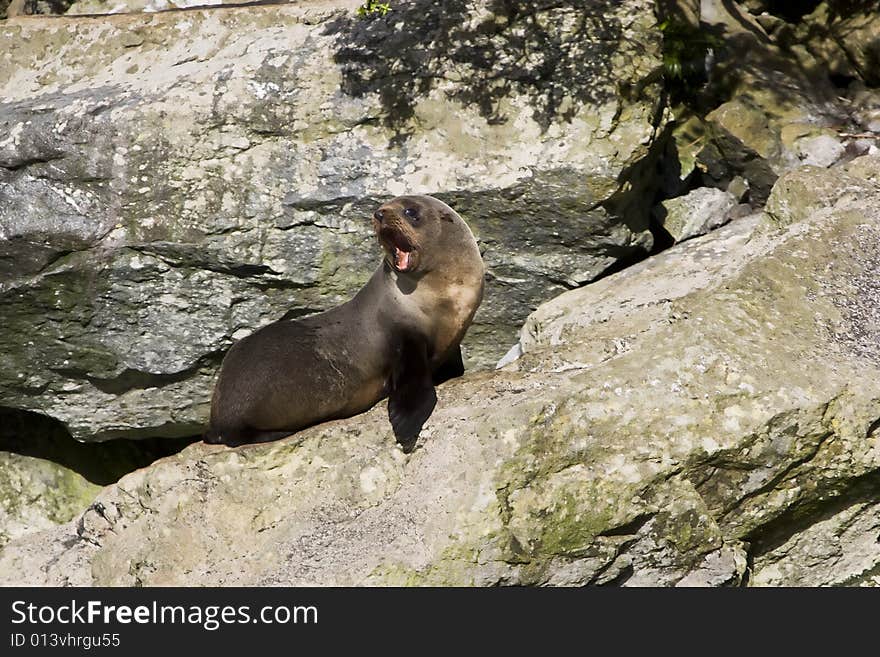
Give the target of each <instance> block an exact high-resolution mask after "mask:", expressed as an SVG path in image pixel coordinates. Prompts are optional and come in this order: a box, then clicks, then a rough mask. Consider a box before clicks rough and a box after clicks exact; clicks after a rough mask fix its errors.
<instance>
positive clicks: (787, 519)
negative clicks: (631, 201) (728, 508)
mask: <svg viewBox="0 0 880 657" xmlns="http://www.w3.org/2000/svg"><path fill="white" fill-rule="evenodd" d="M878 499H880V469H877V470H872V471H870V472H868V473H865V474H863V475H861V476H859V477H856V478H855V479H852V480H851V481H849V482H846V483H845V484H843V485H841V486H840V487H839V488H836V489H833V490H830V491H827V492H820V493H817V495H816V497H814V498H813V499H811V500H809V501H806V502H802V503H800V504H796V505H794V506H792V507H790V508H788V509H786V510H785V512H783V513H782V514H780V515H778V516H776V517H775V518H773V519H772V520H771V521H770V522H768V523H766V524H764V525H761V526H759V527H756V528H755V529H753V530H752V531H750V532H749V533H747V534H746V535H744V536H743V537H742V540H743V541H744V542H745V543H747V544H748V546H749V547H748V550H747V551H746V561H747V567H746V574H745V576H744V577H743V582H742V584H741V585H742V586H748V583H749V580H750V579H751V575H752V573H753V570H754V564H755V561H756V560H757V559H758V558H760V557H761V556H763V555H765V554H768V553H770V552H773V551H774V550H776V549H778V548H780V547H781V546H782V545H784V544H785V543H786V542H788V541H789V540H790V539H791V538H792V537H793V536H796V535H797V534H800V533H802V532H804V531H805V530H807V529H809V528H810V527H812V526H813V525H815V524H817V523H820V522H823V521H825V520H829V519H830V518H833V517H834V516H837V515H839V514H840V513H843V512H844V511H846V510H847V509H849V508H851V507H852V506H855V505H857V504H865V503H875V502H876V501H877V500H878Z"/></svg>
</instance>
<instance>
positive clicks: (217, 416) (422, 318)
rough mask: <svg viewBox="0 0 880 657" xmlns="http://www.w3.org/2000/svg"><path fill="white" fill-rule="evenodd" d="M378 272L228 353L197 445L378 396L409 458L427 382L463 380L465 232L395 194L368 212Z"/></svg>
mask: <svg viewBox="0 0 880 657" xmlns="http://www.w3.org/2000/svg"><path fill="white" fill-rule="evenodd" d="M372 224H373V230H374V231H375V233H376V236H377V238H378V241H379V244H380V245H381V246H382V248H383V250H384V258H383V260H382V263H381V265H380V266H379V268H378V269H377V270H376V271H375V273H374V274H373V275H372V277H371V278H370V280H369V281H368V282H367V284H366V285H364V287H363V288H361V290H360V291H359V292H358V293H357V294H356V295H355V296H354V298H352V299H351V300H350V301H348V302H346V303H344V304H342V305H341V306H337V307H336V308H332V309H330V310H327V311H325V312H322V313H319V314H317V315H312V316H311V317H306V318H302V319H291V320H282V321H278V322H274V323H272V324H269V325H267V326H264V327H262V328H260V329H258V330H257V331H255V332H254V333H253V334H251V335H249V336H247V337H245V338H243V339H242V340H240V341H239V342H237V343H236V344H234V345H233V346H232V348H231V349H230V350H229V352H228V353H227V354H226V357H225V358H224V359H223V363H222V365H221V367H220V374H219V377H218V379H217V384H216V386H215V388H214V395H213V398H212V400H211V419H210V425H209V427H208V431H207V432H206V434H205V437H204V440H205V442H209V443H224V444H227V445H240V444H243V443H250V442H265V441H269V440H275V439H278V438H283V437H285V436H289V435H290V434H292V433H294V432H296V431H299V430H300V429H304V428H305V427H308V426H311V425H313V424H317V423H319V422H323V421H325V420H332V419H338V418H344V417H350V416H352V415H356V414H358V413H361V412H363V411H365V410H367V409H368V408H370V407H371V406H373V405H374V404H375V403H376V402H378V401H380V400H381V399H383V398H384V397H386V396H387V397H388V416H389V419H390V420H391V426H392V429H393V430H394V435H395V437H396V438H397V441H398V442H399V443H400V445H401V447H402V448H403V450H404V451H406V452H408V451H411V450H412V448H413V447H414V446H415V443H416V440H417V438H418V435H419V431H421V428H422V425H423V424H424V423H425V420H427V419H428V417H429V416H430V415H431V412H432V411H433V410H434V405H435V404H436V402H437V395H436V393H435V390H434V385H435V384H437V383H440V382H442V381H445V380H446V379H449V378H452V377H454V376H460V375H461V374H463V373H464V366H463V365H462V361H461V350H460V348H459V343H460V342H461V339H462V337H464V334H465V331H466V330H467V328H468V326H470V324H471V321H472V320H473V317H474V313H475V312H476V311H477V307H478V306H479V305H480V302H481V301H482V298H483V279H484V273H485V267H484V265H483V260H482V257H481V256H480V250H479V248H478V247H477V242H476V240H475V239H474V236H473V233H471V230H470V228H468V225H467V224H466V223H465V222H464V220H463V219H462V218H461V217H460V216H459V215H458V214H457V213H456V212H455V211H454V210H453V209H452V208H450V207H449V206H448V205H446V204H445V203H443V202H442V201H439V200H438V199H436V198H433V197H431V196H399V197H397V198H395V199H393V200H391V201H389V202H388V203H386V204H384V205H382V206H381V207H380V208H379V209H378V210H376V212H375V213H374V214H373V218H372Z"/></svg>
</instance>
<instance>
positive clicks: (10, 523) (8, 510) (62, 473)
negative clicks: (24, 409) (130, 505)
mask: <svg viewBox="0 0 880 657" xmlns="http://www.w3.org/2000/svg"><path fill="white" fill-rule="evenodd" d="M99 490H101V487H100V486H97V485H95V484H92V483H90V482H89V481H88V480H87V479H85V478H84V477H83V476H82V475H80V474H78V473H76V472H74V471H73V470H70V469H68V468H65V467H64V466H62V465H59V464H58V463H53V462H52V461H47V460H44V459H39V458H34V457H30V456H23V455H21V454H12V453H10V452H0V547H2V546H3V545H5V544H6V543H8V542H9V541H10V540H12V539H16V538H19V537H21V536H25V535H26V534H30V533H34V532H38V531H42V530H45V529H48V528H50V527H53V526H55V525H58V524H61V523H66V522H68V521H70V520H72V519H73V518H78V517H79V515H80V514H81V513H82V512H83V511H85V509H86V508H88V506H89V504H90V503H91V502H92V500H93V499H94V498H95V495H97V494H98V491H99Z"/></svg>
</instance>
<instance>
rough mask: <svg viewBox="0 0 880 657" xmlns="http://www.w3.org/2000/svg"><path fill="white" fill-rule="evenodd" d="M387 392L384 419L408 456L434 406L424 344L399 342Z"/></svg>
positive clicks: (419, 342)
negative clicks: (386, 415) (386, 412)
mask: <svg viewBox="0 0 880 657" xmlns="http://www.w3.org/2000/svg"><path fill="white" fill-rule="evenodd" d="M389 389H390V390H389V394H388V419H389V420H391V428H392V429H393V430H394V437H395V438H396V439H397V442H398V443H400V446H401V447H402V448H403V451H404V452H406V453H409V452H411V451H412V450H413V448H414V447H415V445H416V440H418V438H419V432H420V431H421V430H422V425H424V424H425V421H426V420H427V419H428V418H429V417H431V413H432V412H433V411H434V406H435V404H436V403H437V393H436V392H435V391H434V382H433V381H432V380H431V368H430V365H429V363H428V356H427V351H426V345H425V343H424V341H416V340H404V341H403V342H402V344H401V347H400V350H399V352H398V356H397V360H396V362H395V363H394V369H393V371H392V373H391V381H390V385H389Z"/></svg>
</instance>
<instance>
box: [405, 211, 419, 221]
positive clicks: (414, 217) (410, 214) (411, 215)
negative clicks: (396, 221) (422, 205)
mask: <svg viewBox="0 0 880 657" xmlns="http://www.w3.org/2000/svg"><path fill="white" fill-rule="evenodd" d="M403 214H405V215H406V217H407V219H409V220H410V222H411V223H414V224H415V223H418V221H419V213H418V210H416V209H415V208H407V209H406V210H404V211H403Z"/></svg>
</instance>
